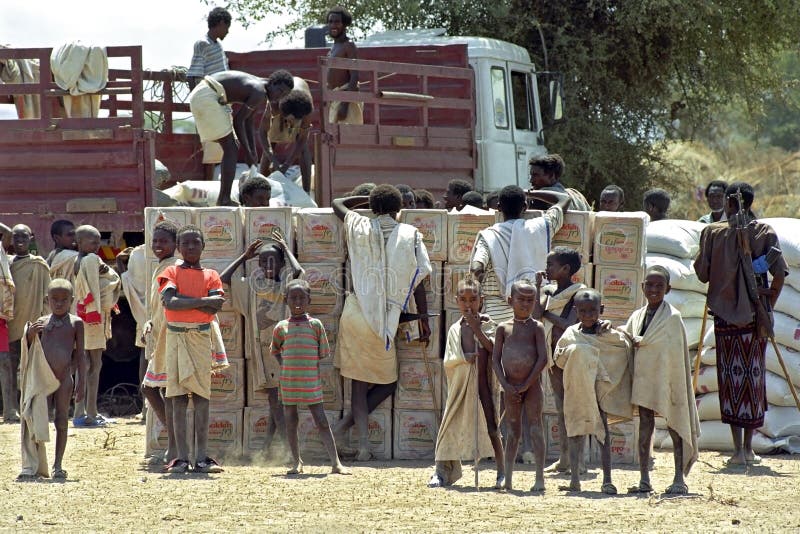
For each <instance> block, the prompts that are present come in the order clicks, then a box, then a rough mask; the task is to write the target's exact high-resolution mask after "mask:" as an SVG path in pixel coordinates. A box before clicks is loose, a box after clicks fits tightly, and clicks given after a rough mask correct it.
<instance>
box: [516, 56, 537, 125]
mask: <svg viewBox="0 0 800 534" xmlns="http://www.w3.org/2000/svg"><path fill="white" fill-rule="evenodd" d="M511 94H512V97H513V98H514V102H513V104H514V127H515V128H516V129H517V130H530V131H534V130H535V129H536V124H535V122H534V118H533V106H532V105H531V87H530V76H529V75H528V73H527V72H517V71H511Z"/></svg>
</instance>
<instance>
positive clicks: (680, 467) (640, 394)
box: [623, 265, 700, 495]
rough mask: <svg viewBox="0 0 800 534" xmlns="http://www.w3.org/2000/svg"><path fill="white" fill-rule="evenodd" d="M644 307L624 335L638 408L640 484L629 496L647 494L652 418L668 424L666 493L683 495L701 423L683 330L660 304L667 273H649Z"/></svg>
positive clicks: (653, 269) (633, 398)
mask: <svg viewBox="0 0 800 534" xmlns="http://www.w3.org/2000/svg"><path fill="white" fill-rule="evenodd" d="M642 289H643V290H644V296H645V298H646V299H647V305H646V306H644V307H643V308H640V309H638V310H636V311H635V312H633V315H631V317H630V319H628V322H627V323H626V324H625V326H624V327H623V330H624V331H625V332H626V333H627V334H628V335H629V336H631V337H632V338H633V343H634V347H635V356H634V358H633V387H632V392H631V403H632V404H633V405H634V406H637V407H638V408H639V471H640V473H641V475H640V476H641V479H640V480H639V484H638V485H636V486H633V487H632V488H630V489H629V490H628V493H650V492H652V491H653V487H652V486H651V485H650V473H649V470H648V468H649V466H650V443H651V441H652V439H653V430H654V428H655V413H656V412H657V413H658V414H660V415H661V416H663V417H664V418H665V419H666V420H667V427H668V428H669V435H670V437H671V438H672V445H673V455H674V458H675V477H674V478H673V481H672V485H670V486H669V487H668V488H667V490H666V492H665V493H668V494H676V495H685V494H686V493H688V491H689V489H688V487H687V486H686V483H685V482H684V478H683V477H684V475H688V474H689V470H690V469H691V468H692V464H694V462H695V461H696V460H697V437H698V436H699V435H700V420H699V419H698V417H697V406H696V405H695V399H694V388H693V387H692V376H691V373H692V365H691V359H690V358H689V348H688V345H687V342H686V330H685V328H684V325H683V319H682V318H681V314H680V312H679V311H678V310H676V309H675V308H673V307H672V306H671V305H670V304H669V303H668V302H665V301H664V295H666V294H667V293H669V290H670V285H669V272H667V270H666V269H664V268H663V267H660V266H658V265H656V266H653V267H650V268H649V269H648V270H647V272H646V273H645V278H644V282H643V283H642Z"/></svg>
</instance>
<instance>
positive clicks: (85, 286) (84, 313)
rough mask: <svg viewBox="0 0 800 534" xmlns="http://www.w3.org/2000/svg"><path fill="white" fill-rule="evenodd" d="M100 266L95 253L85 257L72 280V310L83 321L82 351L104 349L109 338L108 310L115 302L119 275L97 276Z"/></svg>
mask: <svg viewBox="0 0 800 534" xmlns="http://www.w3.org/2000/svg"><path fill="white" fill-rule="evenodd" d="M101 263H102V260H101V259H100V257H99V256H98V255H97V254H87V255H86V256H84V257H83V259H81V263H80V270H79V271H78V275H77V276H76V277H75V311H76V312H77V315H78V317H80V318H81V319H83V339H84V348H85V349H86V350H94V349H105V348H106V341H107V340H109V339H111V310H112V309H113V308H114V306H115V305H116V304H117V299H119V291H120V287H119V286H120V279H119V275H118V274H117V273H116V271H114V269H109V270H108V271H107V272H106V273H103V274H101V273H100V264H101Z"/></svg>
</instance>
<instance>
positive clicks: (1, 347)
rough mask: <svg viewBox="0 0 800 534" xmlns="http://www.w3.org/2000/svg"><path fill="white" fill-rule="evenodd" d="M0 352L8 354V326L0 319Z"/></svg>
mask: <svg viewBox="0 0 800 534" xmlns="http://www.w3.org/2000/svg"><path fill="white" fill-rule="evenodd" d="M0 352H8V325H7V324H6V320H5V319H0Z"/></svg>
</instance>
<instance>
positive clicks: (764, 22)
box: [228, 0, 800, 208]
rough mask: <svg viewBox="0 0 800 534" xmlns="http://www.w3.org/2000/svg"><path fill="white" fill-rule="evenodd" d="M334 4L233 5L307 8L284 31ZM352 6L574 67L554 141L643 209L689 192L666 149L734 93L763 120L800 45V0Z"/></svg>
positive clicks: (508, 0) (577, 172)
mask: <svg viewBox="0 0 800 534" xmlns="http://www.w3.org/2000/svg"><path fill="white" fill-rule="evenodd" d="M330 5H331V3H329V2H323V1H322V0H288V1H280V0H233V1H231V2H229V3H228V7H229V9H231V10H233V11H234V12H237V13H239V14H240V15H241V16H242V17H244V18H248V17H249V18H252V19H255V20H258V19H261V18H263V17H264V16H267V15H268V14H269V13H272V12H276V11H281V12H286V11H287V10H289V11H291V12H293V13H295V14H296V18H295V19H294V20H293V21H292V23H291V24H289V25H288V26H287V27H286V28H281V29H278V30H276V33H292V32H295V31H297V30H299V29H302V28H304V27H306V26H308V25H311V24H318V23H320V22H322V21H323V20H324V16H325V13H326V12H327V9H328V8H329V7H330ZM348 8H349V9H350V10H351V12H352V14H353V19H354V32H355V34H356V35H359V34H360V35H364V34H366V33H367V32H370V31H372V29H373V28H376V27H383V28H386V29H405V28H412V27H444V28H446V29H447V31H448V34H450V35H480V36H486V37H494V38H498V39H502V40H505V41H510V42H513V43H516V44H519V45H521V46H524V47H526V48H527V49H528V51H529V52H530V54H531V57H532V58H533V59H534V62H535V63H536V64H537V65H538V66H539V68H543V67H545V66H546V67H547V68H549V70H557V71H560V72H562V73H564V75H565V76H564V79H565V109H566V113H567V120H566V121H565V122H564V123H562V124H560V125H558V126H556V127H554V128H552V129H551V130H549V131H548V132H547V146H548V148H549V149H550V150H551V151H554V152H559V153H561V154H562V155H563V156H564V157H565V160H566V161H567V173H566V177H565V182H567V183H569V184H570V185H572V186H574V187H577V188H579V189H582V190H583V191H584V192H585V193H586V195H587V197H589V198H590V199H592V198H595V199H596V198H597V197H598V196H599V192H600V190H602V188H603V187H604V186H605V185H607V184H609V183H616V184H618V185H621V186H622V187H623V188H625V189H626V193H627V194H626V197H627V198H630V203H629V204H628V206H629V207H631V208H633V207H636V206H637V204H638V201H639V199H641V193H642V192H643V191H644V190H645V189H647V188H649V187H651V186H654V185H659V186H661V187H665V188H667V189H668V190H672V191H674V192H677V191H678V190H679V188H680V187H682V186H683V184H684V183H685V182H684V179H685V176H682V175H681V172H680V170H679V169H677V168H675V167H673V166H671V165H670V164H669V161H667V160H666V159H665V157H664V156H665V151H664V147H665V143H666V142H668V141H670V140H682V139H691V138H693V137H694V136H695V134H696V133H698V132H702V131H708V129H709V127H710V125H711V124H712V123H713V119H714V117H715V115H716V113H718V112H720V111H721V110H722V109H723V108H724V106H725V105H726V104H729V103H730V102H732V101H734V100H737V99H738V100H739V101H741V102H744V104H745V109H746V110H747V114H748V116H750V117H754V116H756V115H758V114H760V113H761V111H762V109H763V106H764V101H765V95H767V94H780V89H781V83H782V80H781V76H780V72H779V70H778V68H777V66H778V62H777V58H778V56H779V53H780V52H781V51H783V50H786V49H795V48H796V43H795V37H794V35H795V29H796V28H797V27H798V26H800V0H762V1H759V2H753V1H750V0H746V1H745V0H639V1H636V0H627V1H622V0H562V1H559V2H551V1H538V2H534V1H530V0H496V1H494V2H485V1H477V0H352V1H351V2H350V3H348ZM540 32H541V33H540ZM268 37H269V36H268ZM542 39H543V40H544V43H545V47H546V54H547V58H548V62H547V63H548V64H547V65H545V48H543V47H542V44H541V43H542Z"/></svg>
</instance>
